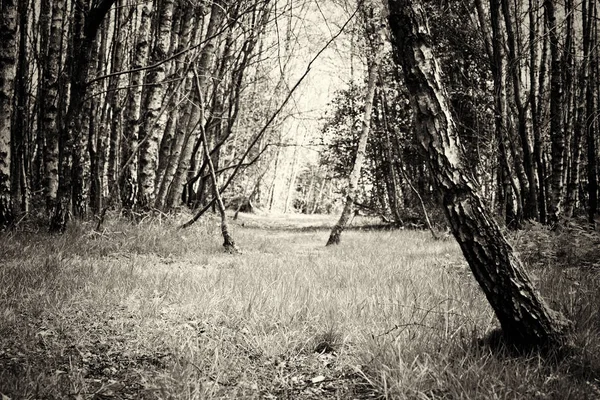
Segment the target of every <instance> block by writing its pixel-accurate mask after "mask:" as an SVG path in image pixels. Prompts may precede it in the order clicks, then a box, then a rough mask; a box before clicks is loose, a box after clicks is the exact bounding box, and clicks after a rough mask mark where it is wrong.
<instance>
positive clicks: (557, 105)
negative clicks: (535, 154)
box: [544, 0, 565, 222]
mask: <svg viewBox="0 0 600 400" xmlns="http://www.w3.org/2000/svg"><path fill="white" fill-rule="evenodd" d="M544 10H545V12H546V13H545V15H546V24H547V25H548V40H549V42H550V140H551V142H552V150H551V151H552V177H551V188H552V189H551V191H550V205H549V207H548V213H549V221H548V222H557V221H558V217H559V216H560V214H561V207H562V197H563V173H564V153H565V132H564V127H563V118H562V107H561V106H562V104H563V100H562V98H563V93H562V84H561V69H560V57H559V51H560V48H559V46H560V43H559V41H558V34H557V25H556V16H555V10H554V0H544Z"/></svg>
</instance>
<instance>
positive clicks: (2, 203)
mask: <svg viewBox="0 0 600 400" xmlns="http://www.w3.org/2000/svg"><path fill="white" fill-rule="evenodd" d="M0 12H1V13H0V231H1V230H4V229H5V228H6V227H8V226H9V225H10V224H12V222H13V213H12V205H11V193H10V180H11V179H10V168H11V158H10V156H11V154H10V153H11V118H12V113H13V94H14V82H15V74H16V67H17V18H18V13H17V1H16V0H3V1H2V2H1V3H0Z"/></svg>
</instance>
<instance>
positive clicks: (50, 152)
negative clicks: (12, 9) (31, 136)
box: [40, 0, 65, 212]
mask: <svg viewBox="0 0 600 400" xmlns="http://www.w3.org/2000/svg"><path fill="white" fill-rule="evenodd" d="M64 9H65V1H64V0H56V1H54V2H53V3H52V21H51V23H50V38H49V40H48V55H47V59H46V65H45V67H44V72H43V80H44V84H43V88H42V98H43V100H42V101H43V103H44V105H43V107H42V110H43V112H42V115H40V119H41V126H42V132H43V135H44V137H45V138H46V146H45V151H44V175H45V177H44V187H45V189H46V208H47V210H48V212H50V211H51V210H52V208H53V207H54V205H55V203H56V195H57V193H58V125H59V121H58V107H59V98H58V89H59V75H58V74H59V71H60V68H61V64H62V63H61V58H62V55H61V54H62V49H63V45H62V36H63V13H64ZM40 134H41V133H40Z"/></svg>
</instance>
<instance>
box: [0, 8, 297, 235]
mask: <svg viewBox="0 0 600 400" xmlns="http://www.w3.org/2000/svg"><path fill="white" fill-rule="evenodd" d="M1 7H2V18H1V25H0V38H1V39H2V40H0V42H1V43H0V54H1V57H0V121H1V122H0V226H2V227H7V226H10V225H11V224H13V223H14V222H15V220H16V218H18V217H19V216H21V215H23V214H26V213H45V214H46V215H47V216H48V218H49V219H48V220H49V224H50V229H51V230H53V231H62V230H64V229H65V226H66V224H67V221H68V220H69V218H70V216H74V217H76V218H86V217H89V216H90V215H92V214H94V215H100V214H102V212H103V211H105V210H106V209H108V208H117V209H120V210H122V211H123V212H124V213H125V214H130V215H131V214H132V213H133V214H135V213H144V212H148V211H159V212H169V211H172V210H174V209H177V208H179V207H181V206H182V205H187V206H190V207H197V206H198V205H205V204H206V203H210V202H211V201H212V199H213V189H212V185H213V184H212V182H211V178H210V173H209V168H208V164H209V163H208V162H207V157H206V155H207V154H205V153H206V152H205V150H204V146H203V143H202V139H201V138H202V135H200V127H201V128H202V129H203V130H204V132H205V136H206V140H207V142H208V143H207V147H208V149H209V151H208V154H209V155H210V158H211V161H212V164H213V165H214V168H215V170H216V175H217V177H218V181H219V183H220V184H223V183H224V182H225V181H226V180H227V178H229V177H230V176H231V174H232V173H233V172H234V171H235V173H237V174H240V175H242V174H244V173H245V172H247V173H249V174H250V175H248V177H247V178H246V179H245V181H247V180H248V179H250V180H252V179H254V178H252V177H254V176H257V175H259V173H257V172H256V171H259V170H262V169H264V168H259V167H258V164H259V163H260V157H258V156H259V155H265V154H269V153H270V152H272V151H273V146H271V145H272V144H273V143H271V135H272V134H273V132H274V130H275V128H276V125H277V122H275V123H274V124H273V127H269V129H262V128H263V127H264V124H265V122H266V120H267V119H268V117H269V116H270V115H271V114H272V112H273V110H275V109H276V108H277V106H278V105H279V103H281V100H282V98H283V97H284V95H285V94H286V93H285V90H284V89H286V88H285V86H284V85H282V84H280V85H271V83H270V80H272V69H273V65H274V64H275V63H278V62H280V61H279V60H278V53H277V48H276V47H277V42H276V41H275V39H273V38H274V36H275V35H276V33H277V32H276V30H278V29H279V26H278V25H277V20H278V19H280V20H281V21H283V20H285V18H284V17H286V16H287V15H292V14H293V11H294V10H293V9H292V8H291V7H292V6H287V5H286V4H285V3H284V4H279V5H278V4H277V2H275V1H269V0H247V1H246V0H245V1H230V0H215V1H197V2H195V1H192V2H190V1H182V0H149V1H143V2H135V1H131V0H43V1H41V2H39V1H36V0H14V1H13V0H9V1H3V2H2V3H1ZM290 18H291V17H290ZM281 21H280V22H281ZM274 43H275V44H274ZM287 56H288V57H289V55H287ZM273 87H274V90H273ZM261 129H262V130H261ZM257 135H258V136H260V137H257ZM238 165H239V167H238V168H236V166H238ZM248 185H250V184H246V186H248ZM221 189H225V188H221Z"/></svg>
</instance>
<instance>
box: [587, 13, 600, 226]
mask: <svg viewBox="0 0 600 400" xmlns="http://www.w3.org/2000/svg"><path fill="white" fill-rule="evenodd" d="M588 12H589V19H588V23H587V29H588V32H587V33H588V34H589V35H590V36H589V37H590V49H593V51H590V54H589V55H588V57H589V60H588V62H589V64H590V65H589V73H588V80H587V85H586V123H585V127H586V136H587V178H588V196H589V203H588V219H589V222H590V223H594V217H595V216H596V212H597V211H598V173H597V168H598V167H597V166H598V163H597V159H596V152H597V150H596V134H597V131H596V129H597V127H598V122H597V116H596V114H595V111H596V109H597V107H598V103H599V102H600V101H599V100H598V98H597V97H596V96H595V93H594V91H595V90H594V89H595V88H596V85H595V83H596V80H597V79H598V73H597V68H598V49H597V48H596V47H597V46H598V30H597V27H596V22H595V19H596V16H597V9H596V3H595V2H594V1H590V2H589V10H588Z"/></svg>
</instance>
